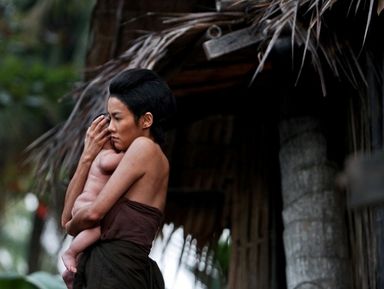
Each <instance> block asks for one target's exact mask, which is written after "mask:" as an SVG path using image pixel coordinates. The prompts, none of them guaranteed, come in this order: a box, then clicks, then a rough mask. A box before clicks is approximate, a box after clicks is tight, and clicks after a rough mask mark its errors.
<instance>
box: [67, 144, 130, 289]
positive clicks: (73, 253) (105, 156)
mask: <svg viewBox="0 0 384 289" xmlns="http://www.w3.org/2000/svg"><path fill="white" fill-rule="evenodd" d="M123 155H124V153H122V152H120V153H119V152H117V151H116V150H115V149H114V148H113V147H112V145H111V143H110V142H109V141H107V142H106V144H105V145H104V147H103V148H102V150H101V151H100V152H99V154H98V155H97V156H96V158H95V160H94V161H93V162H92V165H91V167H90V170H89V173H88V177H87V181H86V183H85V185H84V190H83V192H82V193H81V194H80V195H79V196H78V197H77V198H76V200H75V202H74V204H73V208H72V211H71V214H72V216H73V215H74V214H75V213H76V211H77V210H78V209H79V208H82V207H84V206H86V205H88V204H89V203H90V202H92V201H93V200H95V198H96V196H97V195H98V193H99V192H100V191H101V189H102V188H103V187H104V185H105V184H106V183H107V181H108V179H109V177H110V176H111V175H112V173H113V171H114V170H115V169H116V167H117V165H118V164H119V162H120V160H121V159H122V157H123ZM64 214H65V212H63V215H64ZM64 218H66V217H65V216H64ZM67 218H68V220H70V217H67ZM99 238H100V227H94V228H91V229H87V230H84V231H82V232H80V233H79V234H78V235H77V236H75V237H74V239H73V240H72V242H71V244H70V246H69V248H68V249H67V250H66V251H65V252H64V254H63V255H62V260H63V263H64V265H65V267H66V269H67V272H64V274H63V279H64V281H65V282H66V283H67V280H66V279H67V278H70V277H69V275H73V273H76V265H77V257H78V256H79V254H80V253H81V252H83V251H84V250H85V249H86V248H87V247H89V246H90V245H92V244H93V243H94V242H96V241H97V240H98V239H99ZM71 273H72V274H71ZM68 285H69V284H68V283H67V286H68ZM68 288H70V286H68Z"/></svg>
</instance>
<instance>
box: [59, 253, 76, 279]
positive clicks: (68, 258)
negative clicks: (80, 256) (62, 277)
mask: <svg viewBox="0 0 384 289" xmlns="http://www.w3.org/2000/svg"><path fill="white" fill-rule="evenodd" d="M61 259H62V260H63V263H64V266H65V268H67V270H68V271H70V272H73V273H76V271H77V270H76V256H75V255H74V254H72V251H71V250H70V249H68V250H67V251H65V252H64V254H63V255H62V256H61Z"/></svg>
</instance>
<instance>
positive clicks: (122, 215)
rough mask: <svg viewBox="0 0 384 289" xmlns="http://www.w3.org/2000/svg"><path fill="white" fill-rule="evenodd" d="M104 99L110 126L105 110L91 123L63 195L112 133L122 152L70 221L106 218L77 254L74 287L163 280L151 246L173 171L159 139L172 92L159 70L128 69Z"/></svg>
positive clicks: (158, 284)
mask: <svg viewBox="0 0 384 289" xmlns="http://www.w3.org/2000/svg"><path fill="white" fill-rule="evenodd" d="M107 107H108V114H109V118H110V122H109V124H108V126H107V123H108V119H107V118H106V117H103V116H100V117H99V118H97V119H96V120H95V121H94V122H93V123H92V124H91V126H90V127H89V129H88V131H87V134H86V138H85V142H84V150H83V153H82V155H81V157H80V160H79V163H78V167H77V169H76V172H75V174H74V176H73V178H72V179H71V182H70V184H69V186H68V189H67V193H66V202H71V200H73V199H74V198H76V197H77V196H78V195H79V194H80V193H81V191H82V189H83V186H84V183H85V180H86V178H87V174H88V171H89V169H90V165H91V163H92V161H93V160H94V159H95V157H96V155H97V154H98V152H99V151H100V150H101V148H102V146H103V145H104V143H105V142H107V141H111V142H112V145H113V146H114V148H115V149H117V150H119V151H122V152H124V156H123V158H122V160H121V161H120V163H119V165H118V166H117V168H116V169H115V171H114V172H113V174H112V176H111V177H110V179H109V180H108V182H107V183H106V184H105V186H104V187H103V189H102V190H101V192H100V193H99V195H98V196H97V198H96V200H95V201H94V202H93V203H92V204H90V205H89V206H87V207H85V208H82V209H80V210H79V211H78V212H77V213H76V214H75V215H74V216H73V218H72V219H71V220H70V221H69V222H68V223H67V224H66V225H65V229H66V230H67V232H68V233H69V234H70V235H73V236H75V235H77V234H78V233H79V232H80V231H82V230H84V229H87V228H91V227H94V226H97V225H100V226H101V238H100V241H99V242H97V243H96V244H95V245H93V246H92V247H90V248H89V249H88V250H86V251H85V252H84V254H82V256H81V258H80V260H79V265H78V269H77V273H76V275H75V280H74V284H73V285H74V286H73V288H74V289H77V288H92V289H103V288H114V289H116V288H120V289H122V288H129V289H131V288H137V289H145V288H164V281H163V277H162V274H161V272H160V270H159V268H158V267H157V264H156V263H155V262H154V261H153V260H151V259H150V258H149V257H148V254H149V252H150V249H151V246H152V242H153V240H154V238H155V236H156V234H157V232H158V230H159V228H160V226H161V223H162V219H163V210H164V206H165V201H166V195H167V189H168V178H169V163H168V160H167V157H166V156H165V154H164V152H163V150H162V147H161V145H162V142H163V140H164V139H163V125H164V123H165V121H166V120H167V118H168V117H169V116H171V115H172V114H173V113H174V112H175V100H174V97H173V95H172V93H171V91H170V89H169V88H168V86H167V85H166V83H165V82H164V81H162V80H161V79H160V78H159V76H158V75H157V74H156V73H154V72H153V71H151V70H147V69H131V70H127V71H124V72H122V73H120V74H119V75H117V76H116V77H115V78H114V79H113V80H112V81H111V83H110V85H109V98H108V104H107Z"/></svg>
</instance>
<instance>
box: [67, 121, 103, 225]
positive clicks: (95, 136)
mask: <svg viewBox="0 0 384 289" xmlns="http://www.w3.org/2000/svg"><path fill="white" fill-rule="evenodd" d="M106 124H107V119H106V118H105V117H104V116H99V117H98V118H96V119H95V120H94V121H93V122H92V124H91V126H90V127H89V128H88V130H87V133H86V137H85V140H84V149H83V153H82V155H81V157H80V160H79V163H78V165H77V168H76V171H75V174H74V175H73V177H72V179H71V181H70V182H69V185H68V188H67V191H66V193H65V200H64V208H63V213H62V215H61V225H62V226H63V227H65V225H66V224H67V223H68V221H69V220H71V218H72V214H71V212H72V208H73V204H74V203H75V200H76V198H77V197H78V196H79V195H80V194H81V193H82V191H83V188H84V184H85V182H86V180H87V177H88V172H89V169H90V167H91V165H92V162H93V160H94V159H95V158H96V156H97V154H98V153H99V151H100V150H101V148H102V147H103V145H104V143H105V142H106V141H107V140H108V138H109V133H108V130H107V128H106Z"/></svg>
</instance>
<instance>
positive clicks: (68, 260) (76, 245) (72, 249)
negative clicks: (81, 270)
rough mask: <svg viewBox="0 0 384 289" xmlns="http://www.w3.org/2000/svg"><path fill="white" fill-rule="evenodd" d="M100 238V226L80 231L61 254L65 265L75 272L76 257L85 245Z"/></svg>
mask: <svg viewBox="0 0 384 289" xmlns="http://www.w3.org/2000/svg"><path fill="white" fill-rule="evenodd" d="M99 238H100V227H95V228H91V229H87V230H84V231H81V232H80V233H79V234H78V235H77V236H76V237H75V238H74V239H73V240H72V243H71V245H70V246H69V248H68V249H67V250H66V251H65V252H64V254H63V255H62V257H61V258H62V259H63V262H64V265H65V267H66V268H67V269H68V271H70V272H74V273H75V272H76V257H77V255H78V254H80V253H81V252H83V251H84V250H85V249H86V248H87V247H89V246H90V245H92V244H93V243H95V242H96V241H97V240H99Z"/></svg>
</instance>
